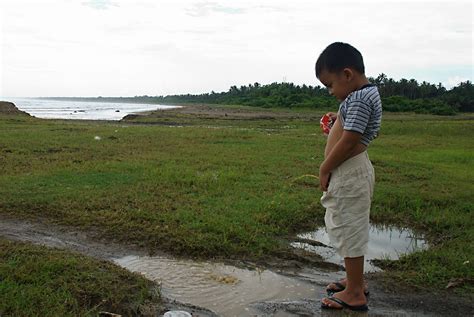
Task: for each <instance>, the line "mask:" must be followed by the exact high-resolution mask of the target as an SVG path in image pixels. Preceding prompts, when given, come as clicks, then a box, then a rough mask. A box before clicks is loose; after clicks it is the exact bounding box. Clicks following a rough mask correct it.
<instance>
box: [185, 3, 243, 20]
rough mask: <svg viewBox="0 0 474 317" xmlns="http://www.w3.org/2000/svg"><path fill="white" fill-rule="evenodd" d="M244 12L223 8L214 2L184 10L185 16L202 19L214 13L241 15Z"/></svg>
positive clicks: (227, 7)
mask: <svg viewBox="0 0 474 317" xmlns="http://www.w3.org/2000/svg"><path fill="white" fill-rule="evenodd" d="M245 11H246V10H245V9H243V8H237V7H229V6H223V5H220V4H218V3H216V2H200V3H196V4H194V5H193V7H192V8H189V9H187V10H186V12H187V14H188V15H190V16H193V17H204V16H208V15H210V14H211V13H216V12H217V13H224V14H243V13H245Z"/></svg>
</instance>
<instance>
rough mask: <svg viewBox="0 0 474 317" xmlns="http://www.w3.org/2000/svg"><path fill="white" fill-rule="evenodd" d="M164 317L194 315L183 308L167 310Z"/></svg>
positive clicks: (190, 316)
mask: <svg viewBox="0 0 474 317" xmlns="http://www.w3.org/2000/svg"><path fill="white" fill-rule="evenodd" d="M163 317H192V315H191V314H190V313H188V312H187V311H183V310H170V311H167V312H166V313H165V314H164V315H163Z"/></svg>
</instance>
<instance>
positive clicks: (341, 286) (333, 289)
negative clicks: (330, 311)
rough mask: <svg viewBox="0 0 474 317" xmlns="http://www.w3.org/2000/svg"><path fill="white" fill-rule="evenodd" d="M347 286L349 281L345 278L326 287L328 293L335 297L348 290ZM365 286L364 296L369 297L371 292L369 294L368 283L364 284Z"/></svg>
mask: <svg viewBox="0 0 474 317" xmlns="http://www.w3.org/2000/svg"><path fill="white" fill-rule="evenodd" d="M346 284H347V279H345V278H343V279H342V280H339V281H336V282H332V283H331V284H329V285H328V286H326V292H327V293H328V295H333V294H335V293H339V292H342V291H343V290H345V289H346ZM364 284H365V285H364V295H365V296H369V294H370V292H369V288H368V286H367V283H366V282H364Z"/></svg>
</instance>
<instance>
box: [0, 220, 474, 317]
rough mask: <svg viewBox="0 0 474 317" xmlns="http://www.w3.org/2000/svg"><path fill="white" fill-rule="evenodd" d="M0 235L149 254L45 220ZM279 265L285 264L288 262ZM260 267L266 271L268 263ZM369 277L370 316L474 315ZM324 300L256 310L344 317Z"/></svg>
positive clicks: (449, 301)
mask: <svg viewBox="0 0 474 317" xmlns="http://www.w3.org/2000/svg"><path fill="white" fill-rule="evenodd" d="M0 236H2V237H4V238H7V239H11V240H18V241H26V242H30V243H34V244H40V245H46V246H49V247H56V248H62V249H68V250H72V251H75V252H79V253H81V254H84V255H87V256H91V257H94V258H99V259H104V260H109V261H111V259H114V258H119V257H122V256H126V255H129V254H135V255H147V252H146V250H143V249H139V248H138V247H137V246H134V245H119V244H115V243H113V242H110V241H101V240H97V238H96V236H97V235H96V234H94V232H82V231H79V230H77V229H75V228H68V227H61V226H52V225H51V224H48V223H45V222H42V221H41V220H35V221H31V220H19V219H15V218H12V217H11V216H5V215H0ZM224 260H225V259H224ZM280 262H285V260H281V261H280ZM233 264H235V265H236V266H239V265H240V266H246V267H249V266H251V264H249V263H248V262H245V261H242V262H241V263H235V261H234V263H233ZM258 265H259V267H260V268H262V265H265V264H264V263H259V264H258ZM312 265H314V264H312ZM312 265H308V263H303V262H301V263H298V262H297V261H295V260H294V259H292V260H291V261H287V263H283V265H282V263H280V264H278V265H277V264H275V262H274V259H273V260H270V261H268V263H267V266H266V267H264V268H265V269H269V270H276V269H277V268H278V271H279V272H280V274H284V275H287V276H292V277H294V278H296V279H301V280H306V281H309V282H315V283H316V282H317V281H312V279H313V278H312V277H311V274H308V273H309V272H311V271H312V270H313V269H314V267H312ZM282 268H283V269H282ZM313 276H314V275H313ZM366 278H367V280H368V283H369V285H370V291H371V295H370V297H369V305H370V307H371V310H370V313H369V314H368V316H472V313H473V312H474V301H473V300H472V298H467V297H465V298H462V297H459V296H457V295H455V294H454V293H452V292H451V291H449V290H446V291H443V292H428V291H427V290H424V291H419V290H418V291H416V290H413V289H403V288H402V287H401V286H399V285H393V284H390V283H387V281H384V276H383V274H380V273H376V274H368V275H367V276H366ZM318 287H320V286H318ZM319 300H320V299H318V298H314V299H301V300H298V301H287V302H285V301H280V302H262V303H256V304H255V305H254V307H255V308H256V309H258V310H259V311H261V312H262V313H263V314H264V315H262V316H321V315H323V316H343V315H340V314H337V313H336V312H330V315H327V313H326V312H324V311H321V309H320V302H319ZM165 307H166V309H167V310H170V309H175V310H177V309H185V310H187V311H190V312H193V314H194V316H214V315H215V314H214V313H212V311H210V310H208V309H206V308H203V307H196V306H193V305H189V304H185V303H180V302H176V301H173V300H172V299H165ZM366 315H367V314H366Z"/></svg>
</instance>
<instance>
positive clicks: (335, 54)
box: [315, 42, 365, 78]
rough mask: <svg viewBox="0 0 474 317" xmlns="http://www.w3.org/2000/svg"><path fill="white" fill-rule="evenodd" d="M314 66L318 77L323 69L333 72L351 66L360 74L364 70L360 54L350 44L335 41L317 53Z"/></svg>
mask: <svg viewBox="0 0 474 317" xmlns="http://www.w3.org/2000/svg"><path fill="white" fill-rule="evenodd" d="M315 68H316V77H318V78H319V75H321V72H322V71H323V70H325V71H327V72H330V73H334V72H339V71H341V70H343V69H344V68H352V69H354V70H356V71H358V72H359V73H361V74H364V72H365V68H364V60H363V58H362V54H361V53H360V52H359V51H358V50H357V49H356V48H355V47H353V46H352V45H349V44H347V43H342V42H335V43H332V44H330V45H329V46H328V47H326V48H325V49H324V51H322V53H321V55H319V57H318V60H317V61H316V67H315Z"/></svg>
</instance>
